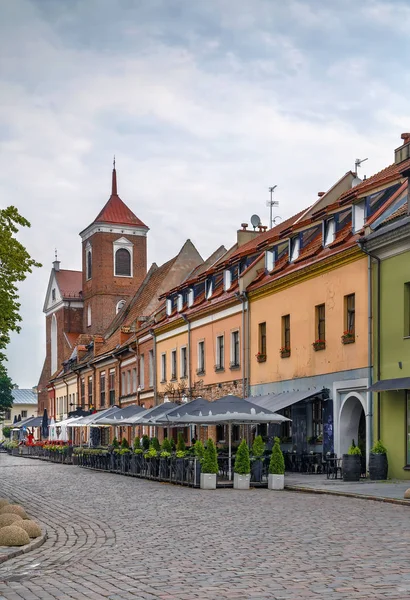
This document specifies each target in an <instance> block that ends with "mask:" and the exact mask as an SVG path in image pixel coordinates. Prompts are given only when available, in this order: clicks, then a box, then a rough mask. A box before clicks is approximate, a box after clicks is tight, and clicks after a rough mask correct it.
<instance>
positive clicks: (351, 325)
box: [345, 294, 356, 334]
mask: <svg viewBox="0 0 410 600" xmlns="http://www.w3.org/2000/svg"><path fill="white" fill-rule="evenodd" d="M345 327H346V331H347V332H348V333H352V334H353V333H355V327H356V316H355V294H349V295H348V296H345Z"/></svg>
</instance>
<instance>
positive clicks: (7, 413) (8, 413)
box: [4, 408, 11, 421]
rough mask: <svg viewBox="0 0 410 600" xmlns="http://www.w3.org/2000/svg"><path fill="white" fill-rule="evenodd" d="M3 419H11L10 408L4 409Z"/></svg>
mask: <svg viewBox="0 0 410 600" xmlns="http://www.w3.org/2000/svg"><path fill="white" fill-rule="evenodd" d="M4 420H5V421H11V410H10V409H8V408H7V409H6V410H5V411H4Z"/></svg>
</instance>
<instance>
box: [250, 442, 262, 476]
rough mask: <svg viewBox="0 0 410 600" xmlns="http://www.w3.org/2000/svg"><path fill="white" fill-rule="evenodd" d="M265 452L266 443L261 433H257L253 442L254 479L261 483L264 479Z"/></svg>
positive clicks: (252, 469)
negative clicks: (263, 461)
mask: <svg viewBox="0 0 410 600" xmlns="http://www.w3.org/2000/svg"><path fill="white" fill-rule="evenodd" d="M264 452H265V443H264V441H263V439H262V436H261V435H257V436H256V437H255V439H254V440H253V444H252V456H253V460H252V464H251V473H252V481H257V482H258V483H260V482H261V481H262V456H263V453H264Z"/></svg>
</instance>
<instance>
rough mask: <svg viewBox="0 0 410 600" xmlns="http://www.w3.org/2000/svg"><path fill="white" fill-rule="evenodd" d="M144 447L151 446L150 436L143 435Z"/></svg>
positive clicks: (145, 448)
mask: <svg viewBox="0 0 410 600" xmlns="http://www.w3.org/2000/svg"><path fill="white" fill-rule="evenodd" d="M142 447H143V449H144V450H148V448H149V437H148V436H147V435H143V436H142Z"/></svg>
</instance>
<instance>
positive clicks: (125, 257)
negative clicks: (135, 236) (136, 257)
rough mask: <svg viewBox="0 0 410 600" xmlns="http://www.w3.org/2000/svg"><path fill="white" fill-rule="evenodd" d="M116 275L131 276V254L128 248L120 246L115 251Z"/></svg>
mask: <svg viewBox="0 0 410 600" xmlns="http://www.w3.org/2000/svg"><path fill="white" fill-rule="evenodd" d="M115 275H119V276H121V277H131V254H130V252H129V251H128V250H127V249H126V248H119V249H118V250H117V251H116V253H115Z"/></svg>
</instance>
